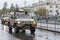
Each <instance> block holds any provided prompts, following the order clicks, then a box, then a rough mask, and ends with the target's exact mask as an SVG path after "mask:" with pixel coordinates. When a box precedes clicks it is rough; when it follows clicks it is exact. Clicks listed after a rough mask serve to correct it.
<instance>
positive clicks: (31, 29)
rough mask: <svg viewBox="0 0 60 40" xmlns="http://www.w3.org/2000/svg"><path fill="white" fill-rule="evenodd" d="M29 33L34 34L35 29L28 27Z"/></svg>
mask: <svg viewBox="0 0 60 40" xmlns="http://www.w3.org/2000/svg"><path fill="white" fill-rule="evenodd" d="M30 32H31V34H35V27H32V26H31V27H30Z"/></svg>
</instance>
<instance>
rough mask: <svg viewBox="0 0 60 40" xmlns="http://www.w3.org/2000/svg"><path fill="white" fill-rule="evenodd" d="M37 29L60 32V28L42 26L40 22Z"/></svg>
mask: <svg viewBox="0 0 60 40" xmlns="http://www.w3.org/2000/svg"><path fill="white" fill-rule="evenodd" d="M37 29H42V30H47V31H52V32H57V33H60V28H55V27H47V26H41V25H40V23H38V26H37Z"/></svg>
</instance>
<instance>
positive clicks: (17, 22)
mask: <svg viewBox="0 0 60 40" xmlns="http://www.w3.org/2000/svg"><path fill="white" fill-rule="evenodd" d="M36 26H37V22H36V21H35V20H34V19H33V17H31V16H30V15H29V14H27V13H26V12H23V11H18V12H13V13H11V15H10V17H9V20H8V27H9V32H12V28H14V31H15V33H19V30H22V32H23V33H25V29H29V30H30V32H31V34H34V32H35V28H36Z"/></svg>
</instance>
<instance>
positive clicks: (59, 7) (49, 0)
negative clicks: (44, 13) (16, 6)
mask: <svg viewBox="0 0 60 40" xmlns="http://www.w3.org/2000/svg"><path fill="white" fill-rule="evenodd" d="M39 7H42V8H46V9H47V10H48V11H49V13H48V14H49V15H53V16H54V15H60V0H46V1H39V2H38V3H34V4H32V7H31V9H32V10H33V11H36V10H37V8H39Z"/></svg>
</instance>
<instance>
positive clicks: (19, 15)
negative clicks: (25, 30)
mask: <svg viewBox="0 0 60 40" xmlns="http://www.w3.org/2000/svg"><path fill="white" fill-rule="evenodd" d="M15 18H17V19H19V18H31V17H30V15H28V14H26V15H25V14H16V15H15Z"/></svg>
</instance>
